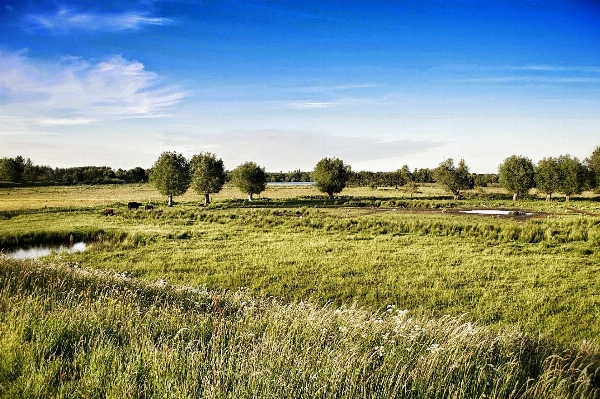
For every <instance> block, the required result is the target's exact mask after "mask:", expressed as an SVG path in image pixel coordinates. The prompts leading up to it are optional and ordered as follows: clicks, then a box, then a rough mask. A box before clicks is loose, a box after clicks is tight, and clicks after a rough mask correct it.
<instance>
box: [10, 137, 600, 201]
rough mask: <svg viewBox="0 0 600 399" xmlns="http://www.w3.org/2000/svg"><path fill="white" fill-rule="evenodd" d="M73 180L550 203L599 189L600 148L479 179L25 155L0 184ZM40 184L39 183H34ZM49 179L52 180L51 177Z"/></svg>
mask: <svg viewBox="0 0 600 399" xmlns="http://www.w3.org/2000/svg"><path fill="white" fill-rule="evenodd" d="M52 174H53V176H54V180H47V181H56V176H69V174H70V175H71V176H70V181H72V182H83V181H85V182H107V181H108V182H111V181H112V182H114V180H118V181H121V180H122V181H127V182H144V181H148V180H149V181H150V182H152V184H153V185H154V187H155V188H156V189H157V190H158V191H159V192H160V193H162V194H163V195H167V196H168V197H169V205H171V204H172V200H173V196H177V195H182V194H184V193H185V192H186V191H187V190H188V188H190V187H192V189H193V190H194V191H196V193H198V194H201V195H204V196H205V202H206V203H209V202H210V194H213V193H217V192H219V191H220V190H221V189H222V187H223V184H224V183H225V182H226V181H231V182H232V183H233V184H234V185H235V186H236V187H238V188H239V189H240V190H241V191H242V192H244V193H246V194H247V195H248V199H249V200H252V198H253V195H254V194H260V193H261V192H262V191H264V189H265V188H266V183H267V182H268V181H311V180H312V181H313V182H314V183H315V186H316V187H317V188H318V189H319V190H320V191H322V192H324V193H327V195H328V196H329V197H330V198H333V195H334V194H337V193H339V192H341V191H342V190H343V189H344V188H345V187H346V185H347V184H348V185H357V186H371V187H373V186H396V187H397V186H404V185H407V184H410V185H411V186H412V187H417V185H418V183H429V182H437V183H439V184H441V185H443V186H445V187H446V188H447V189H448V190H450V191H451V192H452V194H453V195H454V198H456V199H459V198H461V191H463V190H468V189H471V188H473V187H474V186H486V185H488V184H495V183H499V184H500V185H501V186H502V187H504V188H506V189H507V190H508V191H509V192H511V193H513V199H514V200H516V199H517V198H518V197H520V196H523V195H525V194H527V193H528V192H529V190H530V189H532V188H534V187H535V188H537V189H538V191H540V192H543V193H545V194H546V199H547V200H551V198H552V194H553V193H556V192H559V193H563V194H564V195H565V197H566V200H567V201H569V199H570V196H571V195H573V194H580V193H581V192H583V190H585V189H588V188H600V187H599V186H600V146H598V147H596V149H595V150H594V152H593V153H592V155H591V156H590V157H589V158H586V159H585V160H584V161H583V162H582V161H579V159H577V158H574V157H571V156H570V155H561V156H559V157H555V158H554V157H548V158H544V159H542V160H540V161H539V162H538V163H537V165H534V164H533V162H532V161H531V159H529V158H527V157H524V156H522V155H519V156H517V155H513V156H510V157H508V158H506V159H505V160H504V162H502V164H500V165H499V167H498V174H497V175H496V174H484V175H481V174H479V175H477V174H473V173H470V172H469V168H468V166H467V165H466V163H465V161H464V160H460V161H459V163H458V165H454V160H453V159H452V158H448V159H446V160H445V161H443V162H442V163H440V164H439V165H438V167H437V168H435V169H432V170H431V169H415V170H414V171H413V172H411V171H410V169H409V168H408V166H407V165H405V166H403V167H402V168H401V169H398V170H397V171H395V172H377V173H375V172H353V171H352V170H351V168H350V166H349V165H345V164H344V162H343V161H342V160H340V159H338V158H323V159H322V160H321V161H319V162H318V163H317V165H316V166H315V169H314V170H313V171H312V172H311V173H308V172H301V171H300V170H297V171H294V172H289V173H287V174H284V173H282V172H280V173H278V174H277V173H266V172H265V169H264V168H262V167H260V166H258V165H257V164H256V163H254V162H246V163H244V164H242V165H240V166H238V167H237V168H235V169H234V170H233V171H230V172H229V171H226V170H225V168H224V165H223V161H222V160H221V159H217V158H216V156H215V155H214V154H211V153H201V154H198V155H194V156H193V157H192V158H191V160H189V161H188V160H187V159H186V158H185V157H184V156H183V155H181V154H176V153H174V152H164V153H162V154H161V156H160V157H159V158H158V160H157V161H156V163H155V164H154V166H153V167H152V168H151V169H149V170H144V169H142V168H139V167H138V168H133V169H130V170H129V171H124V170H122V169H118V170H117V171H116V172H115V171H113V170H112V169H110V168H108V167H84V168H66V169H60V168H55V169H52V168H50V167H47V166H36V165H33V164H32V163H31V160H29V159H27V161H25V160H24V159H23V158H22V157H16V158H3V159H1V160H0V181H11V182H21V181H44V180H39V179H40V176H50V175H52ZM36 178H37V179H38V180H35V179H36ZM47 178H49V177H47Z"/></svg>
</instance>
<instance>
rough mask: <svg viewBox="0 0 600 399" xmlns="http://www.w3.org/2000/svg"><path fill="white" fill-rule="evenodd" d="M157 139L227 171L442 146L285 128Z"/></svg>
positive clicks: (395, 154)
mask: <svg viewBox="0 0 600 399" xmlns="http://www.w3.org/2000/svg"><path fill="white" fill-rule="evenodd" d="M159 140H160V141H161V142H162V144H163V146H165V147H168V148H171V149H176V150H177V151H180V152H183V153H185V154H196V153H198V152H203V151H209V152H215V153H217V154H218V155H219V157H222V158H223V160H224V161H225V162H226V167H227V168H228V169H233V168H235V167H236V166H237V165H239V164H241V163H242V162H244V161H249V160H253V161H256V162H257V163H259V164H261V166H264V167H266V168H267V170H270V171H277V170H291V169H295V168H300V169H303V170H311V169H312V168H313V167H314V165H315V164H316V163H317V162H318V161H319V159H321V158H323V157H338V158H341V159H343V160H344V162H346V163H348V164H352V163H353V162H365V161H374V160H383V159H387V158H395V157H402V156H406V155H409V154H418V153H422V152H426V151H428V150H430V149H432V148H436V147H440V146H443V145H445V144H446V143H442V142H436V141H431V140H391V141H381V140H378V139H375V138H369V137H360V138H359V137H341V136H333V135H330V134H325V133H318V132H314V131H300V130H298V131H296V130H285V129H263V130H235V131H229V132H224V133H220V134H214V135H203V136H202V137H198V136H192V135H185V134H179V135H165V136H163V137H160V138H159ZM275 149H276V150H275Z"/></svg>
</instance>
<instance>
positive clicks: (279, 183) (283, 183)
mask: <svg viewBox="0 0 600 399" xmlns="http://www.w3.org/2000/svg"><path fill="white" fill-rule="evenodd" d="M314 184H315V183H314V182H312V181H277V182H268V183H267V186H313V185H314Z"/></svg>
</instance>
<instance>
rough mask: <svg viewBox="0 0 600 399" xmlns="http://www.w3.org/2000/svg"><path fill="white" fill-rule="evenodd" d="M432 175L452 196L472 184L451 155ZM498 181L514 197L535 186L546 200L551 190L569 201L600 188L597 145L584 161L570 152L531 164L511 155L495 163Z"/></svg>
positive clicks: (457, 196) (459, 194) (466, 168)
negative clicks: (586, 190) (587, 190)
mask: <svg viewBox="0 0 600 399" xmlns="http://www.w3.org/2000/svg"><path fill="white" fill-rule="evenodd" d="M478 176H481V175H478ZM482 177H483V176H482ZM433 178H434V180H435V181H436V182H437V183H439V184H442V185H444V186H445V187H446V188H447V189H448V190H450V191H451V192H452V194H453V195H454V198H455V199H459V198H461V191H462V190H468V189H471V188H473V186H474V185H475V178H474V177H473V175H472V174H470V173H469V168H468V166H467V165H466V163H465V161H464V159H461V160H460V162H459V163H458V165H457V166H455V165H454V160H453V159H452V158H448V159H446V160H445V161H444V162H442V163H440V164H439V166H438V167H437V168H435V169H434V170H433ZM498 182H499V184H500V186H502V187H504V188H505V189H506V190H508V191H509V192H511V193H512V194H513V200H517V198H519V197H522V196H524V195H526V194H527V193H528V192H529V190H531V189H532V188H534V187H535V188H536V189H537V190H538V191H540V192H542V193H544V194H546V200H547V201H550V200H551V199H552V194H554V193H563V194H564V195H565V200H566V201H569V200H570V197H571V195H573V194H581V193H582V192H583V191H584V190H585V189H593V188H600V187H598V186H599V185H600V146H599V147H596V149H595V150H594V152H593V153H592V156H591V157H590V158H586V159H585V160H584V161H583V162H582V161H580V160H579V159H577V158H575V157H571V156H570V155H561V156H559V157H547V158H544V159H542V160H540V161H539V162H538V163H537V164H536V165H534V164H533V162H532V161H531V159H529V158H527V157H525V156H522V155H512V156H510V157H508V158H506V159H505V160H504V161H503V162H502V163H501V164H500V165H499V166H498Z"/></svg>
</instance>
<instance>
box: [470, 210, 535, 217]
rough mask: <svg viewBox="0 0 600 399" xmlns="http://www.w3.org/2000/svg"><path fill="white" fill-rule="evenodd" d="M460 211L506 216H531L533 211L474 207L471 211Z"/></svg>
mask: <svg viewBox="0 0 600 399" xmlns="http://www.w3.org/2000/svg"><path fill="white" fill-rule="evenodd" d="M459 212H460V213H470V214H474V215H504V216H531V215H533V213H529V212H523V211H501V210H498V209H473V210H471V211H459Z"/></svg>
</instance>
